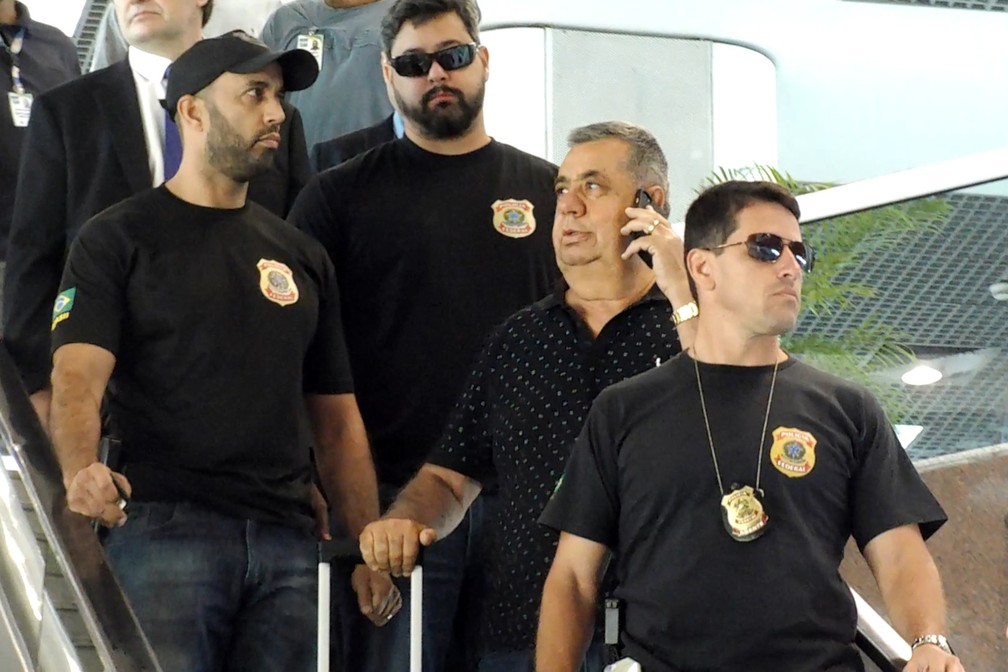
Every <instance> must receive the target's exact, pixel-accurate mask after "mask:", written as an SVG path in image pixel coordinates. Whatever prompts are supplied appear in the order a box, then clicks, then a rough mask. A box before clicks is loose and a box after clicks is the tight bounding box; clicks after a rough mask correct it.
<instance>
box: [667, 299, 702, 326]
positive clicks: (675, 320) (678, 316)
mask: <svg viewBox="0 0 1008 672" xmlns="http://www.w3.org/2000/svg"><path fill="white" fill-rule="evenodd" d="M699 314H700V309H699V308H697V305H696V301H690V302H689V303H687V304H685V305H682V306H679V307H678V308H676V309H675V310H673V311H672V324H674V325H675V326H677V327H678V326H679V325H680V324H682V323H683V322H685V321H686V320H692V319H693V318H694V317H696V316H697V315H699Z"/></svg>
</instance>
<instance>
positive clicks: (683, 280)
mask: <svg viewBox="0 0 1008 672" xmlns="http://www.w3.org/2000/svg"><path fill="white" fill-rule="evenodd" d="M626 215H627V217H630V221H629V222H627V223H626V224H625V225H624V226H623V228H622V229H620V233H622V234H623V235H624V236H629V235H630V234H631V233H633V232H634V231H640V232H642V233H643V234H645V235H643V236H641V237H640V238H637V239H636V240H633V241H631V242H630V244H629V245H628V246H627V249H626V250H625V251H624V252H623V254H622V255H621V256H622V257H623V258H624V259H629V258H630V257H632V256H633V255H635V254H637V253H638V252H640V251H641V250H644V251H645V252H647V253H649V254H650V255H651V267H652V269H653V270H654V274H655V282H657V283H658V288H659V289H660V290H661V291H662V293H663V294H665V296H667V297H668V299H669V301H670V302H671V303H672V304H673V307H678V306H681V305H683V304H686V303H689V302H690V301H692V300H693V297H692V295H691V294H690V291H689V280H688V276H687V274H686V262H685V259H684V256H683V239H682V236H680V235H679V234H677V233H676V232H675V231H674V230H673V229H672V225H671V224H669V222H668V220H667V219H665V218H664V217H662V216H661V215H659V214H658V213H657V212H655V211H654V210H653V209H652V208H651V206H648V207H646V208H627V209H626Z"/></svg>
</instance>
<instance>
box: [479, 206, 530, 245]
mask: <svg viewBox="0 0 1008 672" xmlns="http://www.w3.org/2000/svg"><path fill="white" fill-rule="evenodd" d="M490 208H491V209H492V210H493V226H494V229H496V231H497V233H499V234H501V235H503V236H507V237H508V238H524V237H526V236H531V235H532V233H533V232H534V231H535V229H536V221H535V216H534V215H533V214H532V211H533V210H534V209H535V206H534V205H532V204H531V203H530V202H529V201H527V200H525V199H523V200H520V201H519V200H516V199H513V198H506V199H501V200H498V201H494V202H493V205H491V206H490Z"/></svg>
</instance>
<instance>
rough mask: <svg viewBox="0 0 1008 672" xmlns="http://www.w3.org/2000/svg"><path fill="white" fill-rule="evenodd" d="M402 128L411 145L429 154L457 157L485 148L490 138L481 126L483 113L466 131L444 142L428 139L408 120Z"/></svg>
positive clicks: (405, 120)
mask: <svg viewBox="0 0 1008 672" xmlns="http://www.w3.org/2000/svg"><path fill="white" fill-rule="evenodd" d="M404 127H405V131H406V137H407V138H409V139H410V140H411V141H412V142H413V144H415V145H416V146H417V147H420V148H421V149H425V150H427V151H428V152H431V153H432V154H444V155H446V156H459V155H461V154H468V153H469V152H475V151H476V150H477V149H480V148H481V147H486V146H487V145H488V144H490V136H489V135H487V132H486V128H485V127H484V126H483V112H480V113H479V115H478V116H477V117H476V119H475V120H474V121H473V125H472V126H471V127H470V128H469V130H468V131H466V132H465V133H463V134H462V135H460V136H458V137H455V138H447V139H444V140H435V139H433V138H428V137H426V136H424V135H423V134H422V133H420V131H419V130H418V129H417V128H416V126H414V125H413V122H412V121H410V120H409V119H404Z"/></svg>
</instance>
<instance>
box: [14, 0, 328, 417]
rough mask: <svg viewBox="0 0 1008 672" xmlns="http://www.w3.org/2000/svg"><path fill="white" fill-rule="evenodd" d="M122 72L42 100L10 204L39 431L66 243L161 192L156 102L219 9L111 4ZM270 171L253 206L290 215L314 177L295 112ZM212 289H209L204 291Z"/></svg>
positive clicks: (101, 74)
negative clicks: (148, 192) (100, 218)
mask: <svg viewBox="0 0 1008 672" xmlns="http://www.w3.org/2000/svg"><path fill="white" fill-rule="evenodd" d="M115 4H116V12H117V15H118V17H119V22H120V25H121V26H122V28H123V33H124V34H125V35H126V38H127V40H128V41H129V43H130V49H129V54H128V57H127V60H126V61H123V62H121V63H117V64H115V65H112V66H110V67H108V68H106V69H104V70H100V71H98V72H94V73H91V74H89V75H85V76H84V77H81V78H80V79H77V80H75V81H73V82H69V83H68V84H66V85H64V86H61V87H57V88H56V89H53V90H52V91H49V92H47V93H46V94H44V95H42V96H40V97H39V98H38V99H37V100H36V101H35V104H34V107H33V110H32V121H31V124H30V125H29V128H28V133H27V135H26V138H25V147H24V154H23V157H24V159H23V161H22V165H21V171H20V176H19V180H18V187H17V194H16V196H15V202H14V216H13V220H12V222H11V233H10V239H9V243H8V266H7V278H6V286H5V288H4V305H5V306H6V310H5V311H4V316H3V318H4V339H5V341H6V345H7V349H8V351H9V352H10V354H11V356H12V357H13V359H14V361H15V363H16V364H17V366H18V370H19V372H20V373H21V377H22V379H23V381H24V384H25V387H26V389H27V391H28V393H29V395H30V396H31V399H32V403H33V405H34V406H35V409H36V411H37V412H38V414H39V417H40V418H41V420H42V423H43V426H45V425H46V424H47V420H48V415H49V412H48V411H49V401H50V398H51V391H50V389H49V373H50V357H49V331H50V329H49V321H50V320H49V316H50V312H51V310H52V303H53V300H54V298H55V297H56V292H57V289H58V286H59V281H60V273H61V272H62V269H63V261H64V258H65V256H66V251H67V249H68V247H69V244H70V242H71V241H72V240H73V239H74V237H75V236H76V234H77V232H78V230H79V229H80V227H81V226H82V225H83V224H84V222H85V221H87V220H88V219H89V218H90V217H91V216H92V215H94V214H96V213H98V212H100V211H102V210H104V209H105V208H107V207H109V206H111V205H114V204H115V203H118V202H119V201H121V200H123V199H125V198H127V197H129V196H132V195H133V194H136V193H138V192H140V191H142V190H144V189H148V188H150V187H152V186H157V185H159V184H161V183H162V182H164V180H165V177H166V176H170V175H171V174H172V173H173V171H174V169H175V168H174V166H172V165H171V164H172V157H174V161H175V166H177V160H178V157H180V156H181V150H180V147H179V145H178V143H177V142H176V143H174V144H173V142H172V136H173V135H174V137H175V138H176V140H177V130H176V129H175V127H174V124H171V125H168V124H167V122H166V121H165V117H164V111H163V110H162V109H161V108H160V105H159V104H158V98H163V97H164V81H163V80H164V72H165V69H166V68H167V66H168V65H169V64H170V63H171V61H172V60H174V59H175V58H177V57H178V56H179V55H180V54H181V53H182V52H184V51H185V50H186V49H188V48H189V47H191V46H192V45H193V44H195V43H196V42H197V41H198V40H199V39H201V32H202V26H203V25H204V24H205V23H206V21H207V19H208V18H209V17H210V12H211V11H212V6H213V0H146V1H145V2H137V0H115ZM284 111H285V113H286V115H287V119H286V121H285V122H284V125H283V127H282V129H281V135H282V141H281V144H280V146H281V147H282V148H285V150H281V151H280V152H277V154H276V155H275V158H274V163H273V165H272V167H271V168H270V169H269V170H268V171H267V172H266V173H265V174H264V175H262V176H259V177H256V178H255V179H253V180H252V182H251V184H250V185H249V198H250V199H252V200H254V201H256V202H258V203H260V204H261V205H263V206H265V207H266V208H268V209H269V210H271V211H273V212H274V213H276V214H278V215H280V216H285V215H286V213H287V210H288V209H289V208H290V206H291V204H292V203H293V201H294V198H295V197H296V196H297V193H298V192H299V191H300V189H301V187H302V186H303V185H304V184H305V182H307V180H308V179H309V177H310V174H311V169H310V166H309V164H308V152H307V148H306V147H305V142H304V131H303V128H302V124H301V119H300V116H299V115H298V113H297V111H296V110H294V109H293V108H290V107H285V110H284ZM208 289H209V288H208Z"/></svg>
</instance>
